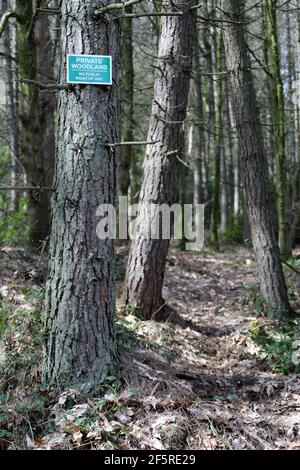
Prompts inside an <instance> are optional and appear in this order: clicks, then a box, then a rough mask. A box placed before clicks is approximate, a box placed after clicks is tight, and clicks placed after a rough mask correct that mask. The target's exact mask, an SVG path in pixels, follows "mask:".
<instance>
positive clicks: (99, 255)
mask: <svg viewBox="0 0 300 470" xmlns="http://www.w3.org/2000/svg"><path fill="white" fill-rule="evenodd" d="M102 3H103V4H105V5H107V4H108V3H110V2H109V1H103V2H102ZM98 6H99V2H98V0H90V1H88V2H80V5H79V3H78V0H63V1H62V7H61V11H62V17H61V38H62V44H61V52H60V62H61V64H62V67H61V76H60V81H61V82H65V80H66V65H65V64H66V54H68V53H78V54H82V53H85V54H97V55H98V54H103V55H112V57H113V85H112V87H101V86H91V85H82V86H77V87H75V88H74V90H72V91H61V92H60V93H59V100H58V110H57V112H58V118H59V122H58V135H57V142H58V143H57V161H56V170H55V187H56V192H55V194H54V197H53V221H52V234H51V246H50V265H49V277H48V282H47V289H46V321H45V335H46V345H45V359H44V378H45V379H46V380H48V381H54V380H56V379H58V380H59V381H60V383H61V382H63V383H65V382H67V383H69V384H70V383H78V382H90V383H97V382H100V381H101V380H102V379H103V378H104V377H105V375H106V374H107V373H108V371H109V370H110V369H111V367H112V358H113V354H114V350H115V343H114V328H113V313H114V307H115V300H114V299H115V289H114V274H113V272H114V267H113V260H114V247H113V241H112V240H109V239H105V240H102V239H99V238H98V236H97V234H96V226H97V218H96V212H97V208H98V207H99V205H101V204H111V205H114V204H115V180H116V159H115V153H114V150H112V149H111V148H110V147H108V146H106V145H105V144H106V143H108V142H109V143H111V142H117V141H118V140H117V139H118V135H117V130H118V97H117V94H118V86H117V71H118V58H119V22H118V21H111V22H107V21H106V18H103V17H95V15H94V10H95V9H96V7H98Z"/></svg>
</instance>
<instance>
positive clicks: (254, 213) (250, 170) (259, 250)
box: [221, 0, 290, 315]
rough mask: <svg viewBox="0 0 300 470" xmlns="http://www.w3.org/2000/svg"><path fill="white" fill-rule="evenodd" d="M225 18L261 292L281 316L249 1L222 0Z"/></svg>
mask: <svg viewBox="0 0 300 470" xmlns="http://www.w3.org/2000/svg"><path fill="white" fill-rule="evenodd" d="M221 9H222V11H223V12H225V13H223V18H224V20H228V18H229V19H231V20H232V21H234V22H236V23H231V24H226V27H224V32H223V34H224V44H225V55H226V64H227V69H228V70H230V71H231V73H230V80H231V88H232V96H233V107H234V113H235V118H236V123H237V132H238V137H239V140H240V145H241V151H242V162H243V167H244V171H243V174H244V177H243V179H244V185H245V191H246V196H247V210H248V215H249V223H250V228H251V235H252V241H253V246H254V250H255V254H256V260H257V264H258V270H259V277H260V285H261V291H262V294H263V296H264V298H265V300H266V302H267V304H268V307H269V308H270V309H272V310H273V311H274V313H275V312H276V313H277V314H280V315H284V314H286V313H287V312H289V311H290V305H289V300H288V295H287V286H286V283H285V279H284V274H283V270H282V266H281V262H280V255H279V249H278V245H277V240H276V232H275V222H274V208H273V207H272V199H271V197H270V193H269V188H268V172H267V162H266V156H265V150H264V144H263V138H262V131H261V126H260V122H259V116H258V112H257V105H256V96H255V90H254V84H253V77H252V72H251V62H250V59H249V56H248V53H247V44H246V40H245V36H244V29H243V26H242V24H241V23H240V24H238V22H242V21H243V13H242V12H243V10H244V2H241V1H240V0H222V1H221Z"/></svg>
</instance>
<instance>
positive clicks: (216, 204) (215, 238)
mask: <svg viewBox="0 0 300 470" xmlns="http://www.w3.org/2000/svg"><path fill="white" fill-rule="evenodd" d="M222 47H223V39H222V32H221V30H220V31H218V32H217V40H216V72H220V71H221V69H222ZM222 79H223V78H222V77H217V97H216V127H215V139H216V147H215V149H216V152H215V178H214V194H213V208H212V220H211V241H212V246H213V248H214V249H215V250H219V249H220V244H219V222H220V195H221V158H222V142H223V138H222V133H223V129H222V122H223V116H222V112H223V84H222Z"/></svg>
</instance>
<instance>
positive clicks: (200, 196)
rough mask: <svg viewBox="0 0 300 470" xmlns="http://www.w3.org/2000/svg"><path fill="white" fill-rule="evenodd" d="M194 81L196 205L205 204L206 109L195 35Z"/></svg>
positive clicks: (196, 35) (197, 41)
mask: <svg viewBox="0 0 300 470" xmlns="http://www.w3.org/2000/svg"><path fill="white" fill-rule="evenodd" d="M193 72H194V80H193V83H192V85H193V88H192V91H193V101H194V120H195V123H194V129H193V130H194V135H193V152H194V204H203V202H204V190H203V160H204V151H205V138H204V135H205V130H204V109H203V93H202V77H201V71H200V60H199V40H198V34H197V32H196V34H195V45H194V71H193Z"/></svg>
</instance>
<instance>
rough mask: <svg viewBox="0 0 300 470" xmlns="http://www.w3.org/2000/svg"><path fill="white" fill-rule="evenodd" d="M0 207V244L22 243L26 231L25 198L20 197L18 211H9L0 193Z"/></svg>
mask: <svg viewBox="0 0 300 470" xmlns="http://www.w3.org/2000/svg"><path fill="white" fill-rule="evenodd" d="M0 208H1V210H0V244H3V245H24V244H25V242H26V238H27V232H28V227H27V225H26V217H27V213H26V210H25V199H24V198H21V199H20V209H19V210H18V212H10V211H9V207H8V205H7V204H6V203H5V200H4V198H3V197H2V195H1V194H0Z"/></svg>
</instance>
